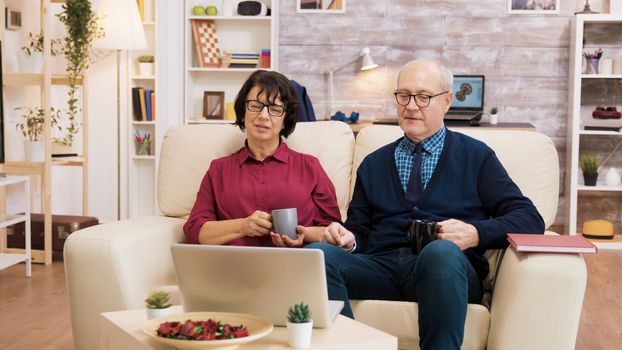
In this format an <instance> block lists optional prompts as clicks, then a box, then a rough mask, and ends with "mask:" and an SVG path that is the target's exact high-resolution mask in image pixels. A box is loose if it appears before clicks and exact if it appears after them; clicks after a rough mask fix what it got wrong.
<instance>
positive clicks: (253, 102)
mask: <svg viewBox="0 0 622 350" xmlns="http://www.w3.org/2000/svg"><path fill="white" fill-rule="evenodd" d="M298 111H299V106H298V102H297V100H296V94H295V92H294V88H293V86H292V84H291V82H290V81H289V79H287V78H286V77H285V76H283V75H282V74H280V73H277V72H268V71H263V70H258V71H256V72H254V73H253V74H252V75H251V76H250V77H249V78H248V80H247V81H246V82H245V83H244V85H243V86H242V89H240V92H239V93H238V96H237V97H236V100H235V114H236V121H235V125H237V126H239V127H240V129H241V130H242V131H244V132H245V133H246V142H245V144H244V147H242V148H241V149H240V150H238V151H237V152H235V153H233V154H231V155H229V156H226V157H223V158H219V159H215V160H214V161H212V163H211V164H210V167H209V169H208V170H207V173H206V174H205V177H204V178H203V181H202V182H201V187H200V188H199V192H198V194H197V199H196V202H195V203H194V207H193V208H192V212H191V213H190V217H189V218H188V221H187V222H186V224H185V225H184V233H185V235H186V239H187V241H188V242H189V243H200V244H228V245H253V246H279V247H285V246H286V247H297V246H301V245H303V243H304V242H318V241H322V233H323V231H324V228H325V227H326V226H327V225H328V224H330V223H331V222H333V221H341V217H340V213H339V207H338V205H337V197H336V195H335V188H334V187H333V184H332V183H331V181H330V179H329V178H328V176H327V175H326V173H325V172H324V170H323V169H322V166H321V165H320V162H319V161H318V159H317V158H315V157H313V156H310V155H308V154H303V153H299V152H296V151H294V150H291V149H290V148H289V147H287V144H286V143H285V142H283V139H282V137H283V138H286V137H287V136H289V135H290V134H291V133H292V132H293V131H294V128H295V127H296V121H297V120H298V113H299V112H298ZM283 208H297V210H298V224H299V226H297V227H296V232H297V234H298V235H297V238H296V239H295V240H293V239H290V238H289V237H287V236H285V235H279V234H277V233H274V232H273V231H272V228H273V226H272V218H271V216H270V212H271V211H272V210H274V209H283Z"/></svg>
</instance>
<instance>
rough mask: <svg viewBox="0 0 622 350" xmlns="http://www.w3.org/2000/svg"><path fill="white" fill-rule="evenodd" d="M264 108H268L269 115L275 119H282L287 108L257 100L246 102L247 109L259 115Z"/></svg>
mask: <svg viewBox="0 0 622 350" xmlns="http://www.w3.org/2000/svg"><path fill="white" fill-rule="evenodd" d="M264 107H268V114H270V115H271V116H273V117H277V118H280V117H282V116H283V114H284V113H285V107H283V106H280V105H275V104H268V105H267V104H265V103H262V102H259V101H257V100H247V101H246V109H248V110H249V111H251V112H255V113H259V112H261V111H262V110H263V109H264Z"/></svg>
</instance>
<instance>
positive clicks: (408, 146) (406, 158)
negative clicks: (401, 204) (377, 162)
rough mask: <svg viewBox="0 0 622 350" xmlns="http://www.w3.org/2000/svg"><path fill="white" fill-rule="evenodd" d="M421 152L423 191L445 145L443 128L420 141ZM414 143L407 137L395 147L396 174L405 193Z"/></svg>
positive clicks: (413, 157) (412, 160) (412, 159)
mask: <svg viewBox="0 0 622 350" xmlns="http://www.w3.org/2000/svg"><path fill="white" fill-rule="evenodd" d="M421 143H422V146H423V151H422V152H421V155H422V156H423V159H422V160H421V182H423V188H424V189H425V188H426V186H427V185H428V182H430V178H431V177H432V173H433V172H434V169H435V168H436V163H438V159H439V158H440V157H441V152H442V151H443V145H444V144H445V127H442V128H441V129H440V130H439V131H437V132H436V133H435V134H434V135H432V136H430V137H428V138H427V139H425V140H423V141H421ZM416 145H417V143H416V142H414V141H411V140H410V139H409V138H408V137H406V136H404V137H403V138H402V141H400V143H399V144H398V145H397V147H395V165H396V166H397V174H398V175H399V177H400V181H401V182H402V188H403V189H404V193H406V187H407V186H408V180H409V179H410V173H411V171H412V168H413V163H414V161H415V155H414V152H415V146H416Z"/></svg>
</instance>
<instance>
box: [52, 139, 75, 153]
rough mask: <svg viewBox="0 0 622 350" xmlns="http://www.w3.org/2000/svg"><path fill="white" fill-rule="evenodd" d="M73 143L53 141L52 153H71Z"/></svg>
mask: <svg viewBox="0 0 622 350" xmlns="http://www.w3.org/2000/svg"><path fill="white" fill-rule="evenodd" d="M71 153H73V152H71V145H67V144H65V143H62V142H56V141H52V155H59V154H71Z"/></svg>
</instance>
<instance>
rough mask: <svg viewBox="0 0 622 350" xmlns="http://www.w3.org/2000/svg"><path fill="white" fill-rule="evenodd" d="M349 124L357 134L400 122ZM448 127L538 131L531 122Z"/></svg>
mask: <svg viewBox="0 0 622 350" xmlns="http://www.w3.org/2000/svg"><path fill="white" fill-rule="evenodd" d="M396 123H397V121H396ZM348 125H349V126H350V128H351V129H352V132H354V135H356V134H357V133H358V132H359V131H361V129H363V128H364V127H366V126H370V125H396V126H397V125H398V124H374V122H371V121H363V122H358V123H353V124H348ZM447 128H448V129H450V130H455V131H460V130H463V129H466V130H475V129H486V130H525V131H536V128H535V127H534V126H533V125H532V124H531V123H498V124H495V125H492V124H490V123H488V122H486V123H480V124H479V126H467V125H465V126H462V125H460V126H456V125H448V126H447Z"/></svg>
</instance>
